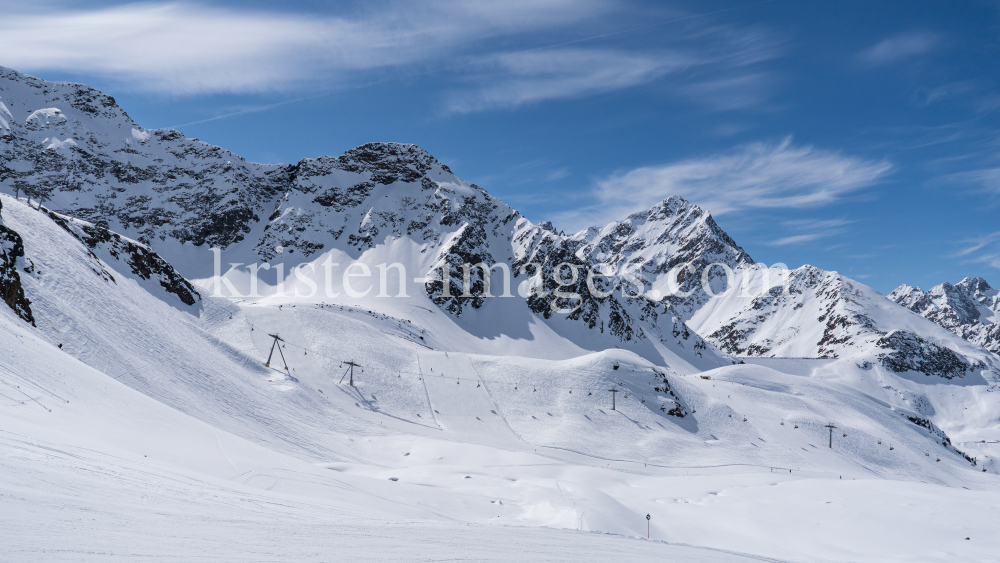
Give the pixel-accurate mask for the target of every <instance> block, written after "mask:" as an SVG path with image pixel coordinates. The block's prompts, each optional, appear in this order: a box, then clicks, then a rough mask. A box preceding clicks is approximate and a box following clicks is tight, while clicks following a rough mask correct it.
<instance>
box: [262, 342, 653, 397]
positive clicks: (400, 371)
mask: <svg viewBox="0 0 1000 563" xmlns="http://www.w3.org/2000/svg"><path fill="white" fill-rule="evenodd" d="M401 338H402V337H401ZM404 340H407V339H405V338H404ZM282 342H284V343H285V344H286V345H288V346H291V347H293V348H298V349H299V350H302V351H305V352H312V353H313V354H316V355H317V356H322V357H324V358H329V359H331V360H334V361H337V362H341V360H340V358H338V357H336V356H331V355H329V354H324V353H323V352H320V351H318V350H316V349H314V348H308V347H306V346H300V345H298V344H295V343H294V342H290V341H288V340H283V341H282ZM411 342H412V341H411ZM415 344H419V342H417V343H415ZM369 364H371V360H369ZM366 369H368V370H375V371H382V372H389V373H393V374H405V375H416V376H418V377H439V378H442V379H449V380H460V381H471V382H478V381H483V382H486V381H488V382H490V383H498V384H507V383H510V381H509V380H502V379H487V378H482V377H480V378H478V379H474V378H469V377H461V376H450V375H441V374H437V373H422V372H419V371H408V370H395V371H393V370H390V369H388V368H380V367H375V366H371V365H369V366H367V367H366ZM473 369H475V368H473ZM643 369H647V368H643ZM651 371H652V372H653V373H655V374H657V375H662V374H660V373H659V372H657V371H656V370H655V369H651ZM477 374H478V372H477ZM517 383H521V381H520V380H519V381H517ZM545 386H546V387H552V388H556V389H565V390H573V389H583V387H582V386H579V385H577V386H575V387H574V386H570V387H566V386H562V385H552V384H550V383H547V384H546V385H545Z"/></svg>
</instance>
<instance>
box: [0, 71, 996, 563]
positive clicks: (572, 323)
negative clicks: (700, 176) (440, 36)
mask: <svg viewBox="0 0 1000 563" xmlns="http://www.w3.org/2000/svg"><path fill="white" fill-rule="evenodd" d="M0 103H2V104H3V105H0V186H2V187H3V191H4V193H2V194H0V204H2V209H0V289H2V291H0V297H2V299H3V301H4V305H0V341H2V345H3V349H4V350H5V351H7V353H6V354H4V355H0V384H2V385H0V444H2V446H0V453H2V455H0V477H2V478H0V545H2V546H3V548H4V552H3V553H4V555H5V560H6V559H12V560H18V561H21V560H25V561H34V560H44V561H50V560H95V561H106V560H126V559H127V560H135V559H140V560H142V559H147V560H160V559H168V558H169V559H182V560H193V559H198V560H211V561H234V560H235V561H256V560H261V561H264V560H270V561H273V560H317V561H321V560H327V561H328V560H331V559H337V560H342V559H346V560H351V559H352V558H353V559H354V560H365V561H368V560H382V559H390V560H392V559H398V560H415V561H422V560H428V559H456V560H470V561H481V560H487V561H491V560H493V561H521V560H526V559H529V558H530V559H538V560H543V561H563V560H565V561H569V560H573V561H579V560H594V561H603V560H608V559H621V558H623V557H629V558H630V559H638V560H654V559H655V560H662V559H667V560H681V561H747V560H761V559H764V560H782V561H814V560H821V561H955V560H969V561H993V560H995V554H996V553H997V552H998V548H1000V545H998V544H1000V539H998V538H997V537H996V534H995V532H994V531H995V530H996V529H997V524H998V519H1000V518H998V516H997V514H996V511H995V506H996V505H997V501H998V500H1000V498H998V496H1000V480H998V477H997V473H998V471H1000V464H997V462H996V456H997V455H1000V447H998V446H997V443H998V440H1000V404H998V402H1000V388H998V385H997V383H998V381H997V380H998V374H1000V369H998V362H1000V360H998V359H997V357H996V356H995V355H993V354H991V353H990V352H989V351H987V350H984V349H983V348H981V347H979V346H978V345H976V344H977V343H976V342H969V341H966V340H965V339H963V338H962V336H963V335H962V334H961V333H958V332H955V331H954V330H952V327H949V326H945V327H944V328H942V326H939V324H940V320H939V319H937V318H932V316H931V315H928V314H925V310H924V309H919V310H918V309H915V308H913V307H912V306H911V304H910V303H908V302H907V303H902V305H906V307H904V306H901V305H900V304H896V303H893V302H892V301H890V300H888V299H886V298H885V297H884V296H881V295H879V294H878V293H877V292H875V291H874V290H872V289H871V288H868V287H866V286H864V285H863V284H859V283H857V282H854V281H853V280H849V279H847V278H844V277H843V276H840V275H839V274H837V273H836V272H825V271H823V270H819V269H817V268H813V267H810V266H804V267H802V268H799V269H796V270H785V269H782V268H765V267H763V265H760V264H755V263H754V261H753V260H752V259H751V258H750V256H749V255H748V254H747V253H746V252H745V251H744V250H743V249H742V248H740V247H739V246H738V245H737V244H736V242H735V241H733V240H732V239H731V238H730V237H729V236H728V235H727V234H726V233H725V232H724V231H722V229H721V228H719V226H718V225H717V224H716V223H715V221H714V220H713V219H712V217H711V215H710V214H709V213H708V212H706V211H704V210H702V209H700V208H698V207H697V206H694V205H692V204H690V203H688V202H686V201H684V200H683V199H681V198H675V197H671V198H667V199H665V200H664V201H663V202H661V203H660V204H657V205H656V206H654V207H653V208H651V209H649V210H648V211H645V212H642V213H637V214H634V215H632V216H630V217H628V218H625V219H623V220H622V221H619V222H615V223H612V224H610V225H607V226H604V227H594V228H591V229H587V230H584V231H581V232H580V233H576V234H572V235H566V234H564V233H561V232H557V230H556V229H555V228H554V227H553V226H552V225H551V224H549V223H545V222H543V223H539V224H534V223H532V222H530V221H528V220H527V219H526V218H524V217H522V216H520V214H519V213H518V212H517V211H515V210H513V209H511V208H510V207H509V206H506V205H505V204H503V202H500V201H499V200H497V199H496V198H493V197H492V196H490V195H489V194H488V193H487V192H486V191H485V190H483V189H481V188H479V187H478V186H475V185H472V184H469V183H468V182H465V181H464V180H462V179H461V178H458V177H457V176H455V175H454V174H453V173H452V172H451V170H450V169H449V168H448V167H447V166H445V165H444V164H442V163H440V162H438V161H437V160H436V159H434V158H433V157H432V156H431V155H429V154H428V153H426V152H425V151H423V150H422V149H420V148H419V147H416V146H414V145H401V144H394V143H371V144H368V145H363V146H361V147H358V148H357V149H353V150H351V151H348V152H347V153H345V154H344V155H342V156H340V157H320V158H317V159H304V160H302V161H300V162H299V163H296V164H294V165H260V164H252V163H247V162H245V161H243V160H242V159H240V158H239V157H238V156H236V155H233V154H232V153H229V152H227V151H225V150H223V149H220V148H218V147H212V146H210V145H207V144H205V143H201V142H199V141H197V140H193V139H186V138H184V137H183V136H182V135H181V134H180V133H178V132H176V131H166V130H155V131H154V130H146V129H143V128H142V127H140V126H138V125H136V124H135V123H133V122H132V121H131V119H130V118H128V116H127V115H126V114H125V112H124V111H123V110H121V108H119V107H118V106H117V105H116V104H115V102H114V100H113V99H112V98H110V97H108V96H106V95H104V94H102V93H100V92H97V91H96V90H93V89H91V88H89V87H87V86H83V85H78V84H64V83H52V82H47V81H44V80H39V79H36V78H32V77H28V76H25V75H23V74H19V73H17V72H15V71H11V70H8V69H0ZM8 192H10V193H15V192H16V193H17V194H19V195H20V199H15V198H14V197H12V196H11V195H8ZM25 196H30V197H31V204H30V205H29V204H28V203H27V201H26V197H25ZM39 199H41V200H43V201H44V207H42V206H40V205H39ZM213 246H216V247H219V248H220V251H219V255H218V259H219V262H220V266H221V267H222V272H225V270H226V268H228V266H229V265H230V264H232V263H237V264H240V265H239V267H236V268H234V269H233V270H232V271H231V273H230V275H228V276H226V277H225V279H222V278H220V277H215V276H214V275H213V266H214V264H213V258H214V255H213V253H212V252H210V251H209V247H213ZM261 261H267V262H268V266H269V267H270V266H272V265H273V266H275V268H276V267H277V266H278V265H279V264H280V265H282V267H283V268H284V274H285V278H284V279H279V278H278V277H276V276H275V275H274V273H275V272H274V269H271V270H269V271H268V272H265V273H264V275H262V276H261V278H260V279H259V280H258V282H259V283H258V287H257V289H258V290H259V293H258V295H257V296H250V295H249V294H250V293H251V289H252V287H253V285H252V281H251V278H250V276H249V275H248V271H249V270H248V269H247V267H246V266H248V265H254V266H259V265H260V264H261V263H262V262H261ZM392 263H398V264H399V265H400V267H401V268H403V269H405V272H406V275H403V276H400V272H399V271H398V270H393V269H392V268H385V265H386V264H392ZM475 263H483V264H485V265H486V266H495V267H497V268H498V270H497V272H495V274H494V275H493V276H492V278H491V283H490V284H489V286H487V283H486V282H487V278H485V277H484V276H483V275H482V273H481V272H480V271H478V270H473V271H471V272H470V273H469V274H468V290H469V292H468V294H467V295H464V296H463V294H464V293H465V289H466V288H465V287H464V286H465V283H464V282H465V280H464V279H463V278H464V277H465V272H464V271H463V268H462V267H461V266H462V264H475ZM348 264H353V265H354V266H352V267H356V268H357V269H359V270H363V269H364V268H367V269H368V271H369V272H371V274H372V275H371V276H362V278H363V279H353V281H352V280H351V278H350V277H348V276H343V275H342V274H343V273H345V272H344V270H345V268H346V266H347V265H348ZM562 264H568V266H565V267H561V266H560V265H562ZM710 265H712V266H711V268H709V266H710ZM334 266H336V267H337V268H338V269H336V270H332V268H334ZM380 266H382V268H380ZM500 266H506V267H508V268H509V269H510V271H511V282H510V286H509V288H508V287H507V284H505V283H504V281H503V276H501V275H500V274H501V273H502V268H501V267H500ZM598 266H600V267H601V272H600V273H601V274H602V276H599V277H598V279H597V280H596V284H595V285H594V286H593V287H591V285H590V283H588V282H593V280H588V279H587V277H586V275H585V274H584V275H580V276H577V277H576V279H575V280H573V281H570V282H566V283H564V284H561V285H560V284H558V283H556V281H555V279H556V277H555V276H556V274H557V273H558V272H559V271H560V270H561V269H562V270H566V269H567V268H568V269H570V270H573V269H580V270H582V271H584V272H586V270H588V269H590V268H593V267H598ZM522 267H524V268H525V271H522V270H521V269H522ZM727 269H728V271H727ZM729 271H731V272H732V276H731V277H730V274H729ZM380 272H381V273H385V275H386V278H385V280H386V283H382V284H381V285H380ZM268 275H270V277H268ZM567 276H568V274H567ZM364 278H367V281H366V279H364ZM561 279H563V280H564V281H565V280H567V279H568V277H563V278H561ZM189 280H191V281H189ZM224 282H229V284H231V285H229V284H227V283H224ZM349 284H351V285H349ZM727 285H729V286H736V287H738V289H739V290H738V291H730V292H721V289H724V288H725V287H726V286H727ZM216 289H220V290H222V291H221V293H222V294H225V295H227V296H228V297H219V296H215V294H216ZM366 290H367V291H366ZM557 291H564V292H565V293H569V294H576V295H577V297H574V298H566V297H560V296H559V294H558V293H557ZM352 292H356V293H354V294H353V295H352ZM643 292H644V294H642V295H639V293H643ZM717 292H718V296H716V297H713V296H712V294H713V293H717ZM490 293H491V294H492V295H493V297H489V296H488V294H490ZM501 295H509V297H501ZM572 305H579V307H576V308H575V309H573V310H572V311H571V312H565V310H568V309H570V308H571V306H572ZM907 308H909V309H911V310H907ZM561 309H562V310H564V311H563V312H560V310H561ZM917 313H919V314H917ZM982 315H986V313H982ZM987 316H988V315H987ZM924 317H926V318H924ZM935 323H938V324H935ZM946 328H947V329H949V330H946ZM269 334H279V335H280V336H281V338H282V339H283V340H282V344H281V347H280V348H278V349H277V350H274V351H273V353H272V344H273V342H274V340H273V339H272V338H271V337H270V336H269ZM269 355H270V363H269V364H267V365H265V362H266V360H267V359H268V357H269ZM351 360H353V361H354V362H355V363H357V364H359V365H360V366H362V367H359V368H357V369H356V370H355V372H354V376H353V377H354V385H350V384H349V382H350V377H351V376H350V374H349V373H348V372H347V369H346V366H345V365H344V362H347V361H351ZM286 366H287V368H288V369H285V368H286ZM345 376H346V378H345ZM611 389H614V390H615V391H617V393H616V395H615V396H614V397H612V393H611V391H610V390H611ZM612 401H614V403H613V404H614V406H615V408H614V409H612ZM831 422H833V423H834V424H835V425H836V429H835V431H834V433H833V434H832V445H833V447H832V448H831V447H829V446H828V444H829V443H830V440H831V434H830V432H829V430H828V428H827V427H826V426H827V425H828V424H830V423H831ZM646 514H649V515H650V517H651V520H650V521H649V522H646V518H645V516H646ZM647 524H648V526H649V528H648V532H647V530H646V529H644V528H645V527H646V525H647ZM647 533H648V535H649V538H650V539H649V540H647V539H646V538H645V534H647ZM966 538H969V539H966ZM8 554H13V555H10V556H8Z"/></svg>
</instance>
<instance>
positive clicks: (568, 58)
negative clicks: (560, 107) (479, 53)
mask: <svg viewBox="0 0 1000 563" xmlns="http://www.w3.org/2000/svg"><path fill="white" fill-rule="evenodd" d="M693 62H694V61H693V60H692V59H691V58H690V57H688V56H686V55H684V54H681V53H670V52H663V53H634V52H628V51H623V50H612V49H579V48H576V49H557V50H548V51H536V52H526V53H511V54H508V55H504V56H502V57H498V58H495V59H493V60H491V61H490V63H489V64H488V65H484V66H488V67H490V68H488V69H484V70H481V71H480V72H478V73H476V75H475V76H474V77H473V78H472V80H470V82H471V83H472V84H471V87H469V88H467V89H465V90H464V91H460V92H456V93H454V94H452V96H451V100H450V101H449V103H448V109H449V110H450V111H453V112H458V113H467V112H472V111H480V110H484V109H495V108H512V107H517V106H521V105H524V104H530V103H534V102H539V101H543V100H551V99H566V98H575V97H580V96H586V95H592V94H599V93H603V92H610V91H614V90H620V89H623V88H628V87H631V86H635V85H638V84H645V83H647V82H650V81H652V80H655V79H657V78H660V77H662V76H664V75H666V74H669V73H672V72H677V71H678V70H680V69H683V68H685V67H686V66H688V65H690V64H692V63H693Z"/></svg>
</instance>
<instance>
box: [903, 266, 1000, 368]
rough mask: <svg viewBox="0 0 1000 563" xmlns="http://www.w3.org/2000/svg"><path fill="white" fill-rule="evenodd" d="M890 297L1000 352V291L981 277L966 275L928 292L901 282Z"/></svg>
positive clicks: (969, 338)
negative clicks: (959, 279)
mask: <svg viewBox="0 0 1000 563" xmlns="http://www.w3.org/2000/svg"><path fill="white" fill-rule="evenodd" d="M889 299H891V300H892V301H895V302H896V303H898V304H900V305H902V306H903V307H906V308H907V309H909V310H911V311H913V312H914V313H916V314H918V315H920V316H921V317H924V318H925V319H929V320H931V321H934V322H935V323H937V324H939V325H941V326H942V327H944V328H946V329H948V330H950V331H951V332H954V333H955V334H957V335H959V336H961V337H962V338H964V339H966V340H968V341H969V342H971V343H973V344H975V345H976V346H981V347H983V348H985V349H987V350H989V351H991V352H993V353H994V354H998V355H1000V292H998V291H997V290H995V289H993V288H992V287H990V284H989V283H987V282H986V280H984V279H983V278H979V277H976V278H965V279H963V280H962V281H960V282H958V283H956V284H954V285H952V284H950V283H948V282H945V283H942V284H940V285H936V286H934V287H932V288H931V289H930V291H923V290H922V289H920V288H919V287H910V286H908V285H905V284H904V285H901V286H899V287H897V288H896V289H894V290H893V292H892V293H890V294H889Z"/></svg>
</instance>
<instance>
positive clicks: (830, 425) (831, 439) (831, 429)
mask: <svg viewBox="0 0 1000 563" xmlns="http://www.w3.org/2000/svg"><path fill="white" fill-rule="evenodd" d="M824 428H829V429H830V449H833V429H834V428H836V426H834V425H833V423H832V422H831V423H830V424H827V425H826V426H825V427H824Z"/></svg>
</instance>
